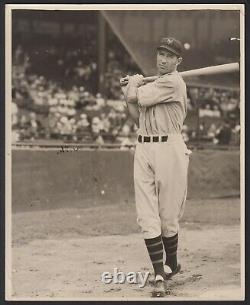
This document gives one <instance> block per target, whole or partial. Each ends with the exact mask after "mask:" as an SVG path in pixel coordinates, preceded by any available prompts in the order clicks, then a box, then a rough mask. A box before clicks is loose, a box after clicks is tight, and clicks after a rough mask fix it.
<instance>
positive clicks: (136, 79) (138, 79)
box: [129, 74, 144, 87]
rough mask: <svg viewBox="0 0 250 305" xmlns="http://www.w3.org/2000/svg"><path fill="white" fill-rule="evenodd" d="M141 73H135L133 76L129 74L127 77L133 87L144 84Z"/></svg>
mask: <svg viewBox="0 0 250 305" xmlns="http://www.w3.org/2000/svg"><path fill="white" fill-rule="evenodd" d="M143 78H144V77H143V75H141V74H135V75H133V76H130V78H129V84H130V85H131V86H133V87H140V86H141V85H143V84H144V82H143Z"/></svg>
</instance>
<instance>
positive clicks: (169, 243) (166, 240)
mask: <svg viewBox="0 0 250 305" xmlns="http://www.w3.org/2000/svg"><path fill="white" fill-rule="evenodd" d="M162 241H163V245H164V249H165V252H166V261H165V265H168V266H169V267H170V268H171V269H172V271H174V270H175V269H176V268H177V248H178V233H177V234H176V235H174V236H171V237H165V236H163V237H162Z"/></svg>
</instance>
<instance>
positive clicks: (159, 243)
mask: <svg viewBox="0 0 250 305" xmlns="http://www.w3.org/2000/svg"><path fill="white" fill-rule="evenodd" d="M159 245H162V241H159V242H157V243H154V244H148V245H147V248H152V247H155V246H159Z"/></svg>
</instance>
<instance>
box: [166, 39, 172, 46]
mask: <svg viewBox="0 0 250 305" xmlns="http://www.w3.org/2000/svg"><path fill="white" fill-rule="evenodd" d="M173 42H174V41H173V39H171V38H167V39H166V43H167V44H168V45H171V44H173Z"/></svg>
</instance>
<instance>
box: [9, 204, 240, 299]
mask: <svg viewBox="0 0 250 305" xmlns="http://www.w3.org/2000/svg"><path fill="white" fill-rule="evenodd" d="M239 220H240V202H239V199H236V198H235V199H220V200H189V201H188V202H187V206H186V212H185V215H184V218H183V220H182V223H181V232H180V246H179V258H180V261H181V263H182V272H181V273H180V274H178V275H176V276H175V278H173V279H172V280H170V281H169V289H170V295H169V296H167V298H168V299H169V300H170V299H179V298H180V299H185V300H186V299H189V298H190V299H199V300H201V299H204V300H207V299H218V300H219V299H220V300H222V299H224V300H227V299H240V298H241V297H242V294H241V289H240V288H241V281H240V221H239ZM12 234H13V240H12V247H13V251H12V255H13V257H12V259H13V266H12V284H13V285H12V293H11V299H19V300H20V299H25V300H27V299H36V300H38V299H46V300H57V299H70V300H73V299H82V300H85V299H103V300H104V299H123V300H125V299H138V300H142V299H144V298H149V297H150V292H151V289H152V287H151V285H150V281H148V283H147V285H146V286H145V287H144V288H139V286H138V284H129V283H125V284H104V283H103V282H102V281H101V274H102V273H103V272H104V271H109V272H111V273H112V272H113V270H114V268H115V267H117V268H119V270H120V271H123V272H126V273H127V272H131V271H134V272H138V271H142V272H146V271H149V272H152V268H151V264H150V261H149V258H148V255H147V253H146V250H145V245H144V242H143V239H142V237H141V235H140V234H139V231H138V227H137V224H136V216H135V207H134V205H133V204H132V203H128V204H119V205H118V204H117V205H115V204H112V205H104V206H96V207H88V208H63V209H56V210H44V211H34V212H22V213H16V214H13V216H12ZM151 279H152V276H151V278H150V280H151Z"/></svg>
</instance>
